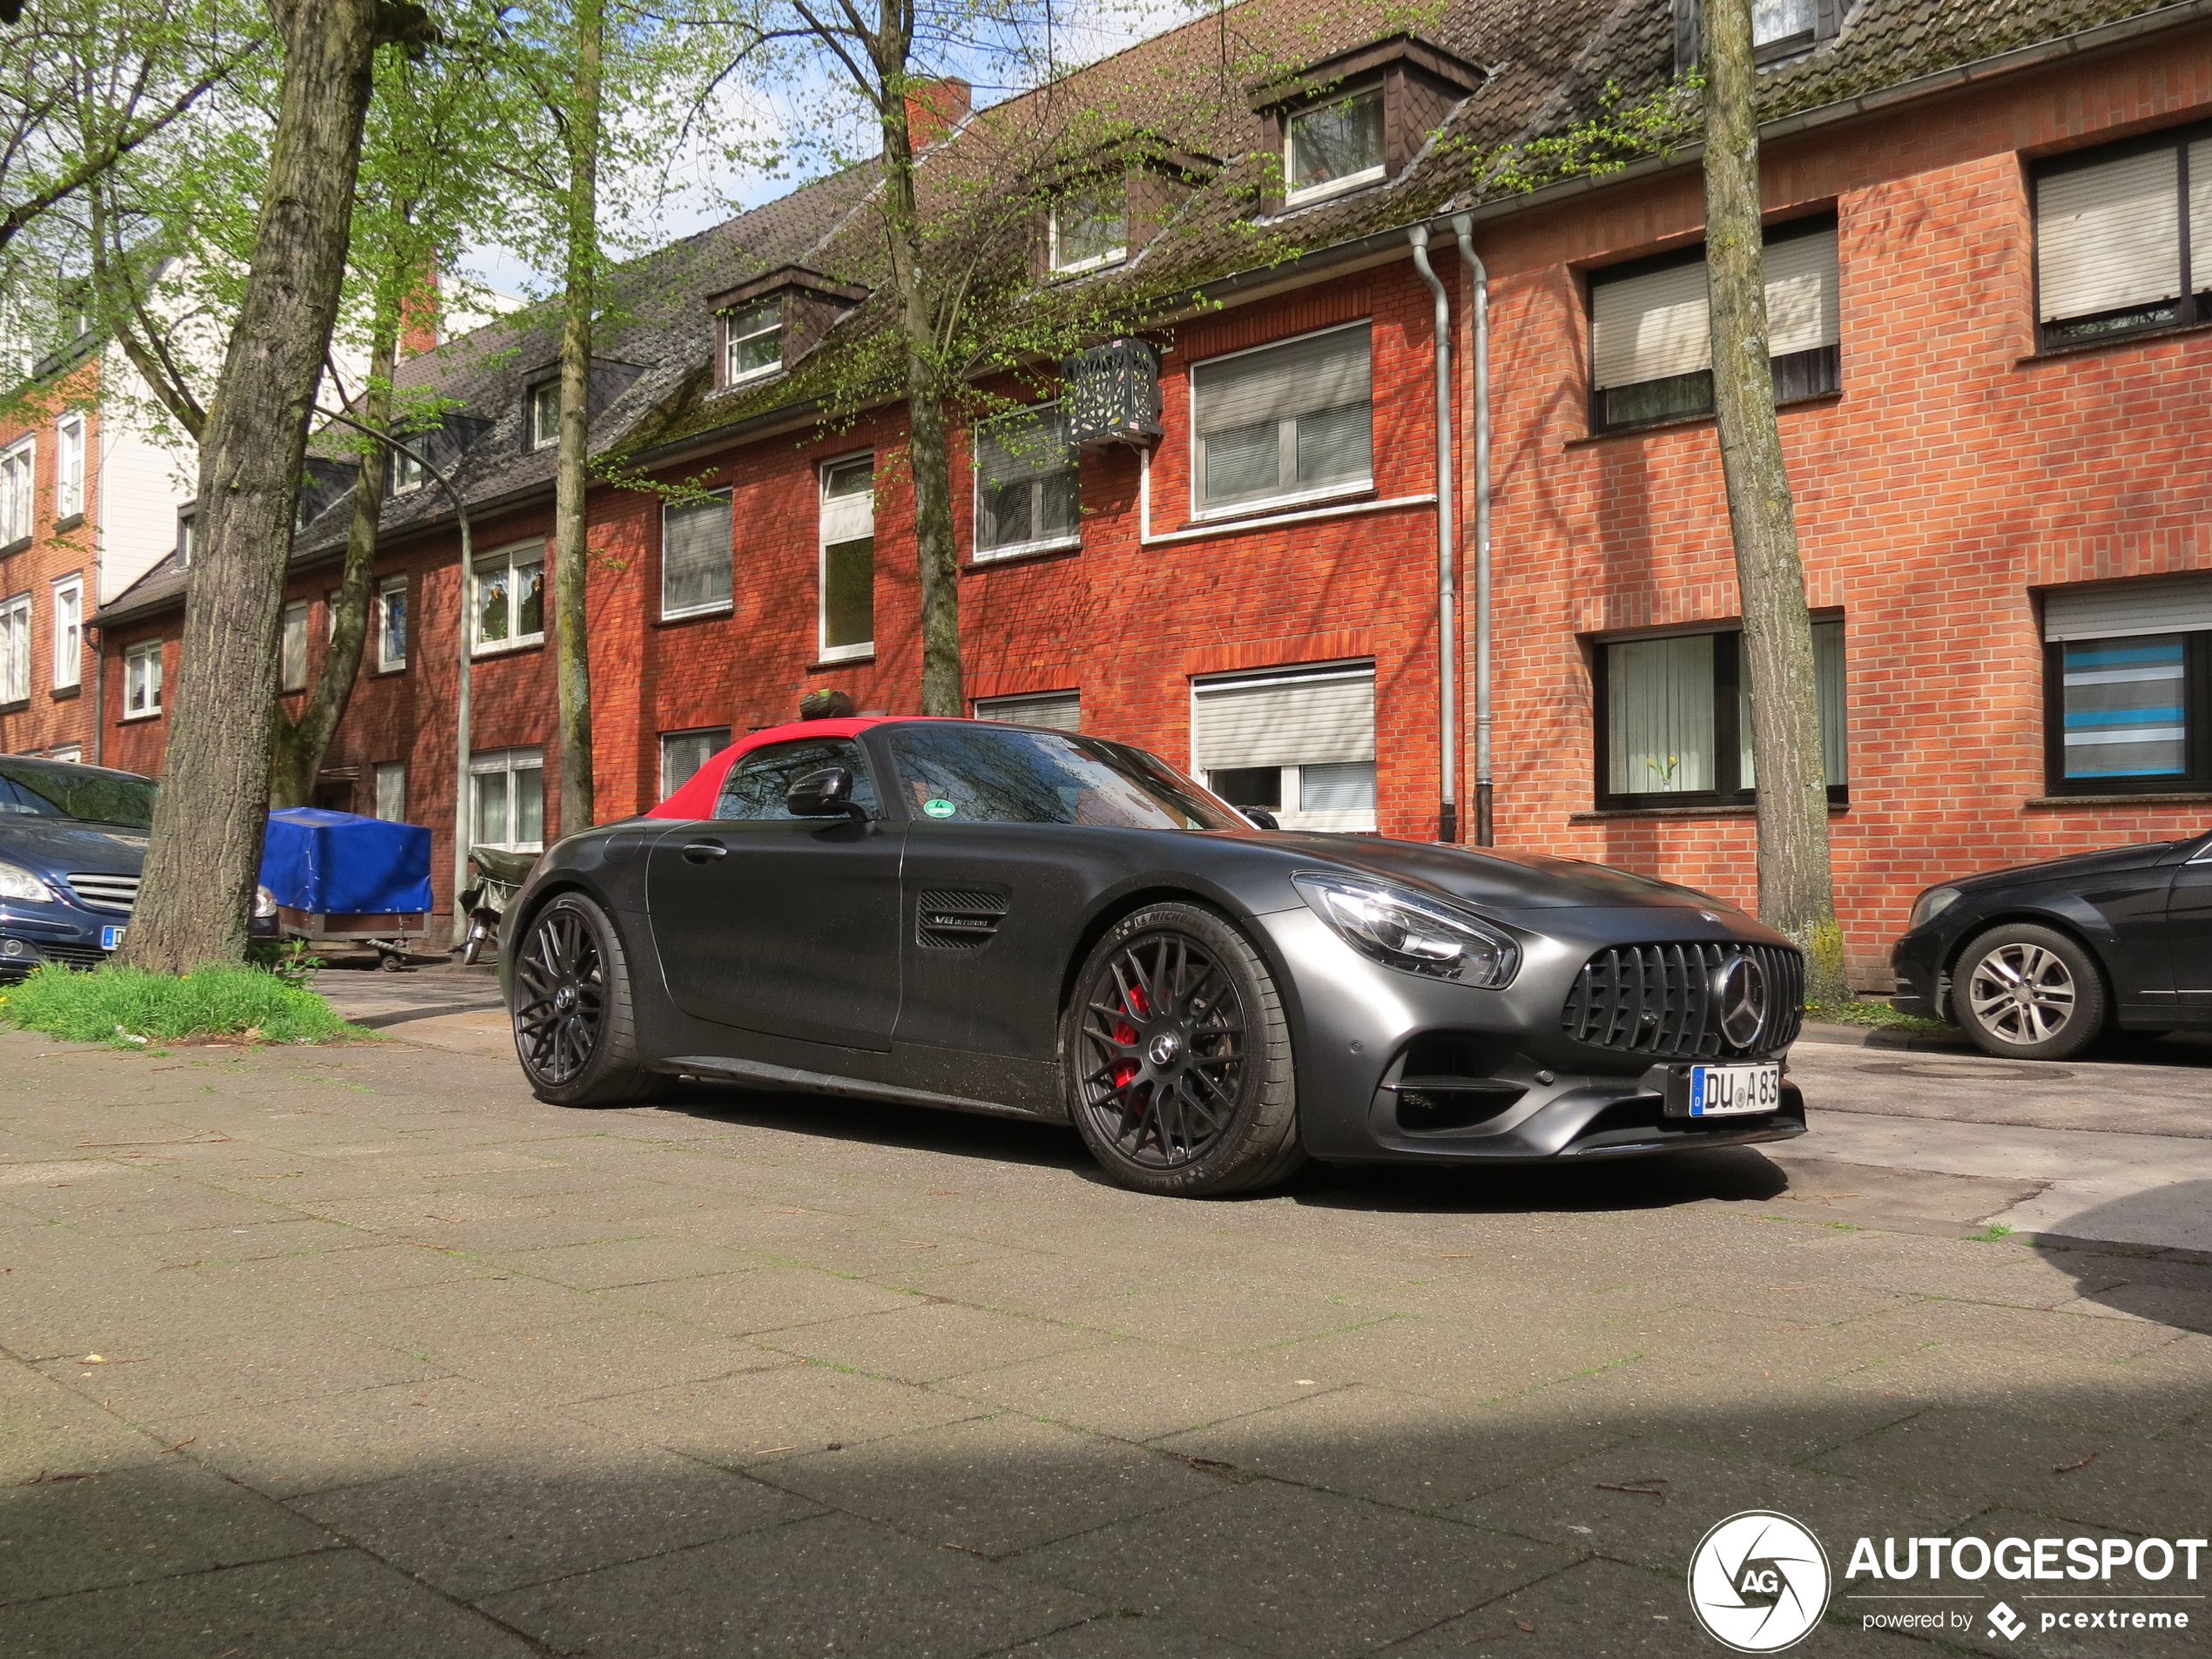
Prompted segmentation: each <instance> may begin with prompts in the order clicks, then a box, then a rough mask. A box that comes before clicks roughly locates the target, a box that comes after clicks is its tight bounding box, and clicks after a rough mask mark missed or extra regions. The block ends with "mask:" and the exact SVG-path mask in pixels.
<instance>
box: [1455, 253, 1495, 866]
mask: <svg viewBox="0 0 2212 1659" xmlns="http://www.w3.org/2000/svg"><path fill="white" fill-rule="evenodd" d="M1452 229H1453V233H1454V234H1456V235H1457V236H1458V238H1459V241H1460V262H1461V263H1462V264H1464V265H1465V266H1467V273H1468V274H1469V276H1470V277H1472V278H1473V279H1474V303H1473V305H1472V307H1470V308H1471V309H1472V311H1473V313H1474V844H1475V845H1476V846H1494V845H1495V837H1494V833H1493V826H1492V822H1491V817H1490V724H1491V722H1490V272H1489V269H1488V267H1487V266H1485V265H1484V264H1483V263H1482V261H1481V260H1480V259H1479V258H1478V257H1477V256H1476V254H1475V251H1474V220H1473V219H1470V218H1469V217H1468V215H1467V214H1465V213H1454V214H1453V215H1452Z"/></svg>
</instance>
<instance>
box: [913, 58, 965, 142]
mask: <svg viewBox="0 0 2212 1659" xmlns="http://www.w3.org/2000/svg"><path fill="white" fill-rule="evenodd" d="M973 91H974V88H973V87H971V86H969V84H968V83H967V82H966V81H964V80H962V79H961V78H960V77H959V76H957V75H948V76H947V77H946V78H944V79H943V80H941V81H925V82H923V83H922V84H921V85H919V86H917V87H915V88H914V90H913V91H910V92H908V93H907V143H908V144H910V145H913V147H914V153H915V154H916V155H920V154H921V152H923V151H924V150H927V148H928V147H929V146H930V145H933V144H934V143H936V142H937V140H938V139H940V138H943V137H944V136H945V135H946V134H947V133H948V132H951V131H952V130H953V129H954V127H956V126H958V125H960V124H961V122H962V121H965V120H966V119H968V97H969V94H970V93H971V92H973Z"/></svg>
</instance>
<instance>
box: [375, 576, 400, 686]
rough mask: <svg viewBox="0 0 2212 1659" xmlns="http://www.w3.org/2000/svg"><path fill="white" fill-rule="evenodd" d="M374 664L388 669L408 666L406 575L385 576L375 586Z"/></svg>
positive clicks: (388, 670) (384, 669)
mask: <svg viewBox="0 0 2212 1659" xmlns="http://www.w3.org/2000/svg"><path fill="white" fill-rule="evenodd" d="M376 666H377V667H378V668H379V669H380V670H381V671H385V672H387V673H388V672H390V671H392V670H394V669H397V668H405V667H406V666H407V578H406V577H403V576H388V577H385V578H384V580H383V581H381V582H380V583H377V586H376Z"/></svg>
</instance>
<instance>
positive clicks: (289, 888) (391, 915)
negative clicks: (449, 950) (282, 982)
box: [261, 806, 432, 968]
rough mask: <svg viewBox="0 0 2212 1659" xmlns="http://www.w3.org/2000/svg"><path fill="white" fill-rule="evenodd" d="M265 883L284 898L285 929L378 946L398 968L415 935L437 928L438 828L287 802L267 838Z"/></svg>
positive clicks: (326, 942) (280, 911) (281, 923)
mask: <svg viewBox="0 0 2212 1659" xmlns="http://www.w3.org/2000/svg"><path fill="white" fill-rule="evenodd" d="M261 885H262V886H263V887H266V888H267V889H268V890H269V894H270V896H271V897H273V899H274V900H276V907H277V926H278V928H279V930H280V932H281V933H282V934H283V935H284V937H286V938H287V939H300V940H305V941H307V944H308V945H310V946H312V947H318V948H325V949H329V948H354V949H361V948H367V949H371V950H374V951H375V952H376V954H378V955H379V956H380V957H381V958H382V959H383V965H384V966H385V967H386V968H401V967H402V966H404V965H405V962H406V960H407V954H408V948H409V944H410V941H421V940H423V939H425V938H427V937H428V934H429V931H430V929H429V921H430V906H431V902H432V901H431V896H430V832H429V831H428V830H427V829H424V828H423V827H422V826H420V825H418V824H395V823H391V822H388V821H387V820H386V819H381V818H361V817H359V816H357V815H355V814H354V813H334V812H329V811H327V810H326V809H324V808H322V807H320V806H282V807H279V808H278V809H277V810H276V811H274V812H273V813H270V814H269V826H268V832H267V833H266V835H265V836H264V837H263V839H262V842H261Z"/></svg>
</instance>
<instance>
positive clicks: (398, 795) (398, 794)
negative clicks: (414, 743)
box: [376, 760, 407, 824]
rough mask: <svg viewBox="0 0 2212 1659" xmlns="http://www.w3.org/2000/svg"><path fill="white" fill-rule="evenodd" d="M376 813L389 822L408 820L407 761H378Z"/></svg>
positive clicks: (397, 822) (402, 822)
mask: <svg viewBox="0 0 2212 1659" xmlns="http://www.w3.org/2000/svg"><path fill="white" fill-rule="evenodd" d="M376 815H377V817H379V818H381V819H384V820H385V822H387V823H389V824H404V823H406V822H407V762H406V761H404V760H380V761H378V762H377V763H376Z"/></svg>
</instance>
